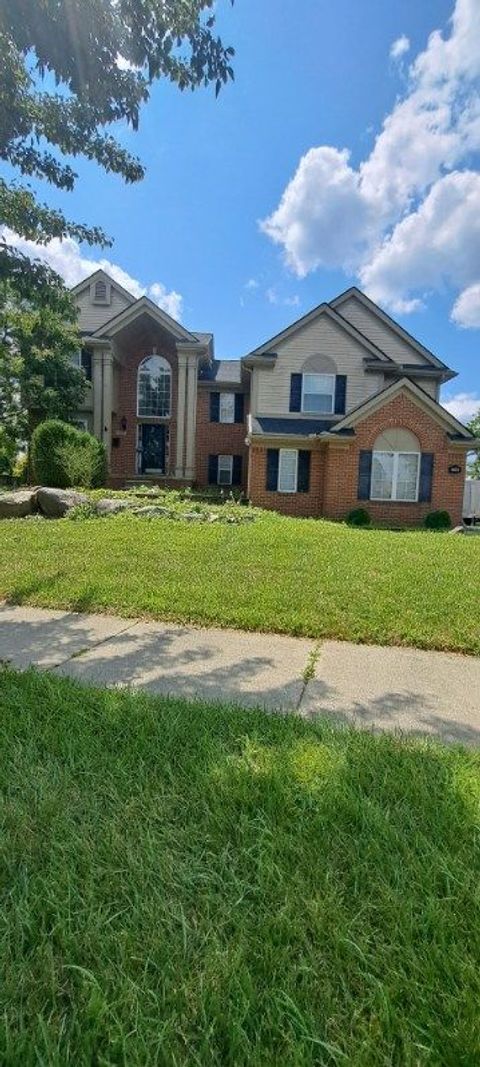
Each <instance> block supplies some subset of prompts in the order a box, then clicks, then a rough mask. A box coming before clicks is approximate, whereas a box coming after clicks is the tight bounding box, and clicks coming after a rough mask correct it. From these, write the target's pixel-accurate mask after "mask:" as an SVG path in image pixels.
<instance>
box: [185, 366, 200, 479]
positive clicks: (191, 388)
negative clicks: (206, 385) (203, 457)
mask: <svg viewBox="0 0 480 1067" xmlns="http://www.w3.org/2000/svg"><path fill="white" fill-rule="evenodd" d="M187 371H188V375H187V418H186V423H187V446H186V450H185V477H186V478H187V479H188V481H193V479H194V477H195V434H196V428H197V357H196V356H194V355H192V356H189V357H188V363H187Z"/></svg>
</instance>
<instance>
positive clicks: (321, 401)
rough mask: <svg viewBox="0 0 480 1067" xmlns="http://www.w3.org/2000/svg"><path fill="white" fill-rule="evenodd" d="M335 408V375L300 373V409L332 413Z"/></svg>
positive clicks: (321, 413)
mask: <svg viewBox="0 0 480 1067" xmlns="http://www.w3.org/2000/svg"><path fill="white" fill-rule="evenodd" d="M334 410H335V375H334V374H303V375H302V411H303V412H308V413H312V414H320V415H332V414H333V412H334Z"/></svg>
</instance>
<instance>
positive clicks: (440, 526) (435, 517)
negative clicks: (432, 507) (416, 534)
mask: <svg viewBox="0 0 480 1067" xmlns="http://www.w3.org/2000/svg"><path fill="white" fill-rule="evenodd" d="M451 525H452V520H451V518H450V515H449V513H448V511H429V513H428V515H426V516H425V526H426V527H427V530H449V529H450V527H451Z"/></svg>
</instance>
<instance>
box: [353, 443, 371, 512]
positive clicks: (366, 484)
mask: <svg viewBox="0 0 480 1067" xmlns="http://www.w3.org/2000/svg"><path fill="white" fill-rule="evenodd" d="M371 481H372V453H371V452H366V451H365V450H364V449H362V450H361V452H360V458H359V461H358V493H357V496H358V499H359V500H370V485H371Z"/></svg>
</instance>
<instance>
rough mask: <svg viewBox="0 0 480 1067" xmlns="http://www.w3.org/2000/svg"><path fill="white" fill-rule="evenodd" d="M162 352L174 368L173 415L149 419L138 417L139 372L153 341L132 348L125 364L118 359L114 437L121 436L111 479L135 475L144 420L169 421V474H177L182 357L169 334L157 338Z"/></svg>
mask: <svg viewBox="0 0 480 1067" xmlns="http://www.w3.org/2000/svg"><path fill="white" fill-rule="evenodd" d="M154 343H156V346H157V351H158V354H159V355H162V356H164V357H165V359H167V360H168V362H169V363H170V366H171V368H172V406H171V417H170V418H169V419H148V418H145V419H143V418H138V417H137V372H138V365H139V363H141V361H142V359H145V356H149V355H151V353H152V345H151V344H150V341H147V342H145V344H143V345H142V346H138V347H136V348H135V349H134V350H133V351H132V352H129V353H128V355H127V357H126V363H125V364H124V365H122V364H120V363H117V364H116V365H115V367H114V373H116V374H117V376H118V377H117V382H116V388H115V390H114V395H116V411H115V412H114V416H113V425H112V438H113V437H117V436H118V438H119V444H118V447H116V448H113V447H112V454H111V462H110V479H109V480H110V483H111V484H112V485H113V484H122V483H123V482H124V481H125V479H127V478H134V477H135V476H136V474H137V470H136V461H137V455H136V448H137V426H138V424H139V423H141V422H149V423H152V422H158V423H161V424H163V423H165V424H166V425H167V426H168V427H169V445H168V453H167V475H169V476H170V479H171V478H173V477H174V473H175V464H176V441H177V384H178V360H177V352H176V348H175V345H174V344H173V343H172V342H171V341H170V340H169V339H167V338H165V339H163V338H162V339H161V340H160V341H159V339H158V338H157V339H156V342H155V341H154ZM124 417H125V418H126V420H127V429H126V432H123V431H122V430H121V421H122V419H123V418H124Z"/></svg>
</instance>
